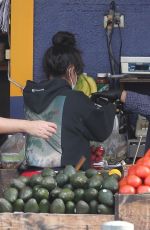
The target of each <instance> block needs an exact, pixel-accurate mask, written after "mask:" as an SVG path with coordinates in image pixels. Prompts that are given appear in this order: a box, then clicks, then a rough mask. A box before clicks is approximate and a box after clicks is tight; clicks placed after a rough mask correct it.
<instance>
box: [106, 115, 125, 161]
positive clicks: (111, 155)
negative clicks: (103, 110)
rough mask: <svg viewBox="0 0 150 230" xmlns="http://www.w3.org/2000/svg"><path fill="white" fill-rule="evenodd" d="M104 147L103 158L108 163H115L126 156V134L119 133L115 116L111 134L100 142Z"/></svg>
mask: <svg viewBox="0 0 150 230" xmlns="http://www.w3.org/2000/svg"><path fill="white" fill-rule="evenodd" d="M102 145H103V147H104V149H105V155H104V159H105V160H107V162H108V163H109V164H116V163H118V162H120V161H122V160H124V159H125V158H126V153H127V134H126V133H121V134H120V133H119V120H118V116H117V115H116V116H115V120H114V127H113V131H112V133H111V135H110V136H109V137H108V138H107V139H106V140H105V141H104V142H103V143H102Z"/></svg>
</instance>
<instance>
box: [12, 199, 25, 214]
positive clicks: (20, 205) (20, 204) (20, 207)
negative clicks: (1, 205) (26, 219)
mask: <svg viewBox="0 0 150 230" xmlns="http://www.w3.org/2000/svg"><path fill="white" fill-rule="evenodd" d="M13 211H14V212H23V211H24V201H23V200H22V199H17V200H16V201H15V203H14V204H13Z"/></svg>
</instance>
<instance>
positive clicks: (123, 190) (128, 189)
mask: <svg viewBox="0 0 150 230" xmlns="http://www.w3.org/2000/svg"><path fill="white" fill-rule="evenodd" d="M119 193H120V194H135V188H134V187H133V186H131V185H123V186H121V187H120V189H119Z"/></svg>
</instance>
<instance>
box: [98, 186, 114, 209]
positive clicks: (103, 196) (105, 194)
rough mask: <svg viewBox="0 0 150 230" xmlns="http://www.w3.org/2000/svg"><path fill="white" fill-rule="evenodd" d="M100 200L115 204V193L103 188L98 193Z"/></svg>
mask: <svg viewBox="0 0 150 230" xmlns="http://www.w3.org/2000/svg"><path fill="white" fill-rule="evenodd" d="M98 200H99V202H100V203H102V204H105V205H108V206H113V205H114V195H113V193H112V192H111V191H110V190H108V189H101V190H100V191H99V193H98Z"/></svg>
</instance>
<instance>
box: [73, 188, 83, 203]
mask: <svg viewBox="0 0 150 230" xmlns="http://www.w3.org/2000/svg"><path fill="white" fill-rule="evenodd" d="M83 197H84V189H82V188H77V189H75V190H74V201H75V202H78V201H79V200H83Z"/></svg>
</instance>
